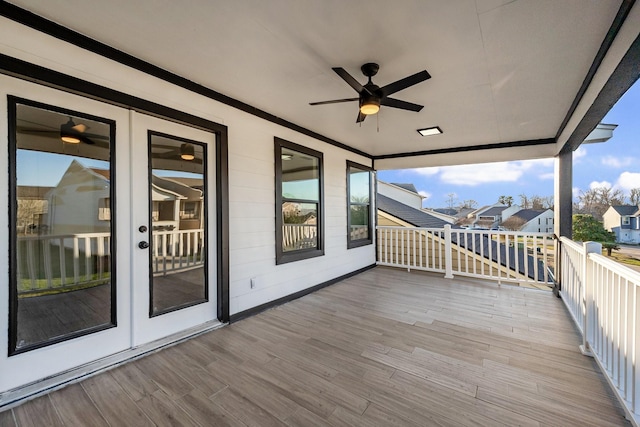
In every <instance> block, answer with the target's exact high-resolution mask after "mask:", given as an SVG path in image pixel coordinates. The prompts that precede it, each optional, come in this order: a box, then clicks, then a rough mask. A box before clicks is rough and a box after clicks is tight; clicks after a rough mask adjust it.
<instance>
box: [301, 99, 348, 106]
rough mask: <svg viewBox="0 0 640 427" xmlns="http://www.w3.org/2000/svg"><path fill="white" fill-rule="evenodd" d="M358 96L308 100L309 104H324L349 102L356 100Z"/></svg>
mask: <svg viewBox="0 0 640 427" xmlns="http://www.w3.org/2000/svg"><path fill="white" fill-rule="evenodd" d="M359 99H360V98H344V99H334V100H332V101H320V102H310V103H309V105H324V104H338V103H340V102H351V101H358V100H359Z"/></svg>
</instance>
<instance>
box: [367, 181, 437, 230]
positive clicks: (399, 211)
mask: <svg viewBox="0 0 640 427" xmlns="http://www.w3.org/2000/svg"><path fill="white" fill-rule="evenodd" d="M394 185H396V184H394ZM378 209H380V210H381V211H382V212H385V213H388V214H389V215H392V216H394V217H396V218H399V219H401V220H403V221H405V222H408V223H409V224H411V225H413V226H415V227H425V228H442V227H444V226H445V225H447V224H449V223H448V222H446V221H444V220H442V219H440V218H438V217H436V216H434V215H431V214H429V213H427V212H424V211H421V210H420V209H416V208H412V207H411V206H409V205H405V204H404V203H400V202H398V201H397V200H393V199H391V198H389V197H387V196H383V195H382V194H378Z"/></svg>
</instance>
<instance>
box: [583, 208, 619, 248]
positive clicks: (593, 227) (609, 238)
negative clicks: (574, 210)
mask: <svg viewBox="0 0 640 427" xmlns="http://www.w3.org/2000/svg"><path fill="white" fill-rule="evenodd" d="M572 228H573V240H576V241H579V242H588V241H592V242H600V243H602V246H603V247H604V248H606V249H607V254H608V255H609V256H610V255H611V251H612V250H613V249H620V248H619V247H618V245H617V244H616V235H615V233H613V232H611V231H608V230H606V229H605V228H604V226H603V225H602V223H601V222H600V221H598V220H597V219H595V218H594V217H593V216H592V215H586V214H576V215H573V227H572Z"/></svg>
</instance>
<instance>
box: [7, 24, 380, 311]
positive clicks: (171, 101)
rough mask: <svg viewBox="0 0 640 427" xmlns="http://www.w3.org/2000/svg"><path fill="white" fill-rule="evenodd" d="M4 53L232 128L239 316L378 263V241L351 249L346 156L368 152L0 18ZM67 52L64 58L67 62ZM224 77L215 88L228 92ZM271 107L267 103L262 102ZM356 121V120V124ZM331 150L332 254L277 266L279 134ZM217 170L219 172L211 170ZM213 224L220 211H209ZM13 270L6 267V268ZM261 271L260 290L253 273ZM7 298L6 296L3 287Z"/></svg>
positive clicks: (328, 244)
mask: <svg viewBox="0 0 640 427" xmlns="http://www.w3.org/2000/svg"><path fill="white" fill-rule="evenodd" d="M0 38H2V39H3V40H11V45H10V46H9V45H5V46H3V47H0V52H2V53H4V54H7V55H10V56H13V57H16V58H18V59H21V60H24V61H28V62H32V63H37V65H41V66H43V67H46V68H49V69H52V70H54V71H58V72H61V73H64V74H68V75H71V76H74V77H78V78H81V79H84V80H86V81H89V82H92V83H95V84H98V85H102V86H106V87H108V88H110V89H114V90H117V91H120V92H124V93H126V94H129V95H133V96H136V97H139V98H142V99H145V100H148V101H151V102H154V103H157V104H160V105H164V106H167V107H170V108H174V109H176V110H179V111H183V112H185V113H188V114H192V115H195V116H198V117H202V118H204V119H207V120H211V121H213V122H216V123H220V124H223V125H225V126H227V127H228V143H229V218H230V224H229V232H230V239H229V263H230V266H229V267H230V268H229V282H230V283H229V286H230V289H229V292H230V295H231V296H230V313H231V314H232V315H233V314H234V313H237V312H239V311H243V310H246V309H249V308H252V307H255V306H258V305H261V304H264V303H267V302H269V301H272V300H275V299H278V298H282V297H285V296H287V295H288V294H291V293H294V292H298V291H301V290H304V289H307V288H310V287H312V286H314V285H317V284H320V283H323V282H326V281H328V280H331V279H334V278H336V277H338V276H341V275H344V274H347V273H350V272H353V271H355V270H358V269H360V268H362V267H365V266H368V265H371V264H373V263H375V249H374V246H373V245H369V246H365V247H361V248H356V249H351V250H347V242H346V239H347V232H346V228H347V227H346V209H347V208H346V161H347V160H351V161H354V162H357V163H361V164H363V165H367V166H371V163H372V162H371V161H370V160H369V159H367V158H365V157H362V156H360V155H357V154H353V153H350V152H348V151H345V150H343V149H341V148H337V147H335V146H332V145H329V144H327V143H324V142H321V141H319V140H317V139H314V138H311V137H309V136H306V135H303V134H301V133H298V132H296V131H293V130H290V129H288V128H285V127H283V126H280V125H276V124H274V123H271V122H267V121H265V120H262V119H260V118H258V117H256V116H253V115H250V114H247V113H244V112H242V111H240V110H237V109H235V108H232V107H230V106H228V105H225V104H222V103H220V102H217V101H214V100H212V99H210V98H207V97H204V96H201V95H198V94H196V93H193V92H190V91H188V90H186V89H183V88H180V87H177V86H175V85H172V84H170V83H167V82H165V81H162V80H159V79H157V78H155V77H152V76H149V75H147V74H144V73H142V72H140V71H137V70H134V69H131V68H129V67H126V66H123V65H121V64H118V63H115V62H113V61H110V60H107V59H105V58H103V57H100V56H99V55H96V54H94V53H91V52H88V51H85V50H83V49H81V48H78V47H75V46H72V45H70V44H67V43H65V42H62V41H60V40H56V39H54V38H51V37H50V36H47V35H45V34H42V33H39V32H37V31H34V30H31V29H29V28H26V27H23V26H21V25H20V24H17V23H15V22H13V21H10V20H7V19H5V18H0ZM60 58H65V60H64V61H60ZM224 84H225V83H224V82H219V85H218V87H216V88H214V89H217V90H219V91H220V92H222V93H224ZM256 106H257V107H262V108H267V109H268V105H256ZM354 126H355V125H354ZM275 136H277V137H280V138H283V139H286V140H289V141H292V142H295V143H297V144H301V145H304V146H306V147H309V148H312V149H314V150H317V151H320V152H322V153H323V154H324V168H325V170H324V172H325V221H326V222H325V237H326V240H325V255H324V256H323V257H319V258H313V259H310V260H304V261H299V262H293V263H289V264H284V265H279V266H276V264H275V201H274V199H275V191H274V154H273V138H274V137H275ZM212 173H213V171H212ZM212 214H213V212H212ZM209 221H210V223H209V226H210V227H212V226H213V225H214V224H215V217H213V216H212V217H210V218H209ZM2 271H6V269H2ZM251 277H258V279H259V280H258V286H257V287H256V289H250V286H249V279H250V278H251ZM0 297H2V300H3V301H4V300H6V299H7V298H5V297H6V295H4V294H3V293H2V292H0Z"/></svg>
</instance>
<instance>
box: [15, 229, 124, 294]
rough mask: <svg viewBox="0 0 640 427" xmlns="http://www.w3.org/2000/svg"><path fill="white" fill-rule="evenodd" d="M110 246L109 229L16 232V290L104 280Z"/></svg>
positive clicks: (40, 289) (40, 288)
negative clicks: (80, 231) (78, 232)
mask: <svg viewBox="0 0 640 427" xmlns="http://www.w3.org/2000/svg"><path fill="white" fill-rule="evenodd" d="M110 247H111V235H110V233H83V234H65V235H38V236H19V237H18V246H17V248H16V251H17V254H18V256H17V258H18V265H17V267H18V268H17V273H18V274H17V279H18V293H25V292H46V291H50V290H55V289H61V288H68V287H74V288H75V287H79V286H80V287H81V286H84V285H87V286H89V285H91V284H97V283H104V282H105V281H108V280H109V278H110V277H111V264H110V262H109V259H110V253H111V250H110Z"/></svg>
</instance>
